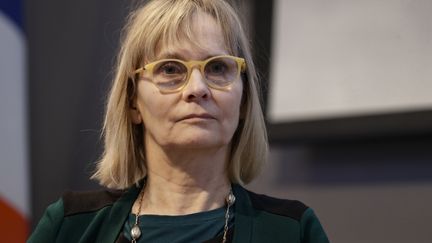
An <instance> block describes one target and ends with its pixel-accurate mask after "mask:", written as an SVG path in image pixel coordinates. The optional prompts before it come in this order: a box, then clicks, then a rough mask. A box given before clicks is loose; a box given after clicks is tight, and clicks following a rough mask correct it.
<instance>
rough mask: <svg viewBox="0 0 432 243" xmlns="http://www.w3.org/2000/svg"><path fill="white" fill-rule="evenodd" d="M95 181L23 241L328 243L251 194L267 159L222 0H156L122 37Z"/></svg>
mask: <svg viewBox="0 0 432 243" xmlns="http://www.w3.org/2000/svg"><path fill="white" fill-rule="evenodd" d="M118 60H119V61H118V64H117V70H116V76H115V79H114V82H113V85H112V89H111V93H110V96H109V100H108V104H107V111H106V119H105V124H104V135H105V152H104V154H103V156H102V159H101V160H100V162H99V164H98V168H97V171H96V173H95V174H94V175H93V178H94V179H96V180H98V181H99V182H100V183H101V184H102V185H104V186H106V187H108V188H112V189H117V190H114V191H100V192H87V193H66V194H65V195H64V196H63V197H62V199H60V200H59V201H58V202H56V203H54V204H53V205H51V206H50V207H49V208H48V209H47V211H46V213H45V215H44V216H43V218H42V219H41V221H40V223H39V225H38V226H37V228H36V230H35V232H34V233H33V235H32V236H31V238H30V239H29V242H314V243H318V242H328V240H327V238H326V236H325V233H324V231H323V230H322V228H321V226H320V224H319V221H318V219H317V218H316V216H315V215H314V213H313V211H312V210H311V209H310V208H308V207H307V206H305V205H304V204H302V203H301V202H298V201H290V200H281V199H275V198H271V197H267V196H263V195H257V194H254V193H252V192H249V191H247V190H245V189H244V188H243V187H242V186H241V185H244V184H246V183H249V182H250V181H251V180H252V179H254V178H255V176H256V175H257V173H258V172H259V171H260V168H261V166H262V164H263V163H264V162H265V161H266V157H267V138H266V132H265V126H264V120H263V115H262V113H261V107H260V104H259V98H258V93H257V90H258V86H257V78H256V74H255V69H254V65H253V62H252V58H251V52H250V49H249V46H248V42H247V39H246V36H245V34H244V31H243V29H242V26H241V25H240V21H239V19H238V17H237V15H236V14H235V12H234V11H233V9H232V8H231V7H230V6H229V5H228V4H227V3H226V2H224V1H222V0H154V1H151V2H150V3H148V4H147V5H145V6H142V7H140V8H138V9H137V10H135V11H134V12H133V13H132V14H131V16H130V18H129V20H128V23H127V26H126V28H125V35H124V39H123V42H122V48H121V51H120V55H119V57H118Z"/></svg>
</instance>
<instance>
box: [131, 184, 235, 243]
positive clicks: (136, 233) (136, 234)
mask: <svg viewBox="0 0 432 243" xmlns="http://www.w3.org/2000/svg"><path fill="white" fill-rule="evenodd" d="M143 198H144V190H142V191H141V196H140V199H139V208H138V213H137V214H136V215H135V223H134V225H133V226H132V228H131V232H130V234H131V237H132V241H131V242H132V243H136V242H137V240H138V239H139V238H140V237H141V229H140V227H139V226H138V224H139V217H138V216H139V215H140V213H141V206H142V200H143ZM235 199H236V198H235V196H234V194H233V192H232V189H231V190H230V192H229V194H228V196H226V198H225V203H226V211H225V225H224V231H223V236H222V243H225V242H226V237H227V233H228V222H229V217H230V208H231V206H232V205H233V204H234V203H235Z"/></svg>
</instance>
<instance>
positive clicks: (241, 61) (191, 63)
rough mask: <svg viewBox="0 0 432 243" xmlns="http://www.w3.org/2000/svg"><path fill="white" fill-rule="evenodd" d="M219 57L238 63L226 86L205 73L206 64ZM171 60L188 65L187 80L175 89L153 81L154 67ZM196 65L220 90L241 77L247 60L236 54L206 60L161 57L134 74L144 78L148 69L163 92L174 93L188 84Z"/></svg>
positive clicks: (151, 77) (210, 84)
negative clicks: (219, 84) (213, 80)
mask: <svg viewBox="0 0 432 243" xmlns="http://www.w3.org/2000/svg"><path fill="white" fill-rule="evenodd" d="M218 58H229V59H232V60H234V61H235V62H236V63H237V74H236V77H235V78H234V79H233V80H232V81H230V83H229V84H227V85H226V86H217V85H215V84H214V83H213V82H212V81H209V80H207V78H206V75H205V66H206V65H207V63H209V62H211V61H213V60H215V59H218ZM170 61H175V62H179V63H181V64H183V65H184V66H185V67H186V69H187V75H186V77H185V80H184V81H183V84H182V85H180V86H179V87H177V88H175V89H173V90H170V89H163V88H161V87H160V86H158V85H157V84H156V83H155V82H153V69H154V67H155V66H156V65H158V64H160V63H162V62H170ZM194 67H199V70H200V72H201V75H202V76H203V77H204V79H205V82H206V84H207V85H208V86H209V87H211V88H213V89H218V90H229V89H230V86H231V85H232V84H233V83H234V81H235V80H237V79H238V78H239V77H240V73H243V72H245V70H246V61H245V59H244V58H241V57H236V56H231V55H219V56H214V57H210V58H208V59H206V60H202V61H198V60H191V61H183V60H180V59H174V58H173V59H161V60H158V61H154V62H151V63H148V64H146V65H145V66H144V67H141V68H138V69H136V70H135V71H134V72H133V74H134V75H137V74H138V75H139V76H140V78H139V79H142V78H143V72H144V71H148V73H149V74H150V79H151V80H152V83H153V84H154V85H155V86H156V87H157V88H158V89H159V90H160V91H161V92H163V93H174V92H178V91H180V90H182V89H183V88H184V87H186V85H187V84H188V83H189V78H190V75H191V73H192V69H193V68H194ZM139 79H138V80H139Z"/></svg>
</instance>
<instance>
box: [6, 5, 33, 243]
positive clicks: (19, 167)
mask: <svg viewBox="0 0 432 243" xmlns="http://www.w3.org/2000/svg"><path fill="white" fill-rule="evenodd" d="M22 13H23V8H22V1H21V0H0V242H19V243H20V242H25V241H26V239H27V236H28V232H29V224H28V222H29V219H30V207H29V191H28V188H29V184H28V182H29V172H28V146H27V141H28V132H27V111H28V110H27V82H26V65H25V64H26V38H25V32H24V29H23V18H22V16H23V15H22Z"/></svg>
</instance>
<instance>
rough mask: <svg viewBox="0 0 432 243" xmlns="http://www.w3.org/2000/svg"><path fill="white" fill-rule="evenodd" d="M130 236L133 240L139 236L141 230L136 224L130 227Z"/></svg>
mask: <svg viewBox="0 0 432 243" xmlns="http://www.w3.org/2000/svg"><path fill="white" fill-rule="evenodd" d="M131 236H132V239H133V240H136V239H138V238H139V237H140V236H141V230H140V228H139V227H138V225H136V224H135V225H134V226H133V227H132V229H131Z"/></svg>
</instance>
